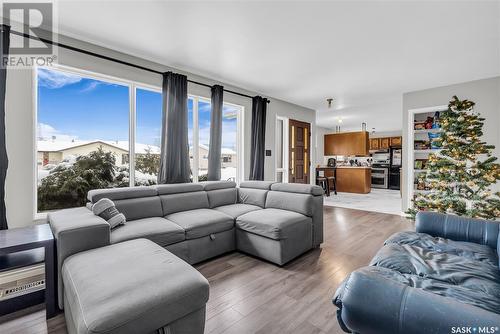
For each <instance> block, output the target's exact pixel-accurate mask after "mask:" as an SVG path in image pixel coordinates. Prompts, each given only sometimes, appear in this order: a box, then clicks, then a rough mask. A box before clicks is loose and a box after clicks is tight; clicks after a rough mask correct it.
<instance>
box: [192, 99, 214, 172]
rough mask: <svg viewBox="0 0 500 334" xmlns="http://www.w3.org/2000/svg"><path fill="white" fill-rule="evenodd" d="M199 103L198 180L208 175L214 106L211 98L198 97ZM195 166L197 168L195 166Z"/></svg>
mask: <svg viewBox="0 0 500 334" xmlns="http://www.w3.org/2000/svg"><path fill="white" fill-rule="evenodd" d="M196 100H197V103H198V108H197V109H198V153H199V154H198V155H199V157H200V158H199V160H198V181H206V180H207V177H208V150H209V149H210V124H211V122H210V117H211V115H212V106H211V103H210V101H209V100H206V99H203V98H197V99H196ZM193 168H196V167H194V166H193Z"/></svg>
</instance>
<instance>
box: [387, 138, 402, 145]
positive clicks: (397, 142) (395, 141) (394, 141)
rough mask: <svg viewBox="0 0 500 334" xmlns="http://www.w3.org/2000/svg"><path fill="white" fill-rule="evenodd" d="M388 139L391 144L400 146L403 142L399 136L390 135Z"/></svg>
mask: <svg viewBox="0 0 500 334" xmlns="http://www.w3.org/2000/svg"><path fill="white" fill-rule="evenodd" d="M390 141H391V146H401V144H402V143H403V140H402V139H401V137H391V139H390Z"/></svg>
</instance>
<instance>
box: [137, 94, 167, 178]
mask: <svg viewBox="0 0 500 334" xmlns="http://www.w3.org/2000/svg"><path fill="white" fill-rule="evenodd" d="M161 103H162V96H161V93H160V92H159V91H154V90H150V89H145V88H136V90H135V105H136V107H135V148H134V153H135V175H134V184H135V185H136V186H139V185H146V186H147V185H152V184H156V182H157V177H158V171H159V169H160V146H161V143H160V139H161V118H162V110H161V108H162V106H161Z"/></svg>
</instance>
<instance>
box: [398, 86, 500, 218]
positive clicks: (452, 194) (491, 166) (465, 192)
mask: <svg viewBox="0 0 500 334" xmlns="http://www.w3.org/2000/svg"><path fill="white" fill-rule="evenodd" d="M473 108H474V102H472V101H468V100H459V99H458V98H457V97H456V96H453V99H452V100H451V101H450V103H449V104H448V110H446V111H443V112H441V114H440V115H439V124H440V126H441V128H442V132H441V133H440V134H439V136H435V137H434V136H430V135H429V138H430V139H431V140H432V142H433V143H434V142H435V143H439V145H440V146H439V147H440V148H441V150H439V151H437V152H436V153H432V154H430V155H429V157H428V161H427V163H426V164H425V167H424V166H422V167H423V168H425V169H426V173H422V176H423V182H420V179H419V181H418V182H417V189H419V188H421V187H422V185H421V183H423V187H424V190H431V191H430V192H417V193H416V194H415V195H416V196H415V197H414V200H413V203H414V208H412V209H410V210H408V211H407V213H408V214H409V215H410V216H411V217H412V218H414V217H415V214H416V213H417V211H418V210H426V211H437V212H443V213H451V214H456V215H459V216H468V217H473V218H485V219H498V218H499V217H500V192H499V191H496V192H495V191H493V190H492V186H493V185H495V184H496V183H497V182H498V181H499V180H500V164H498V163H497V162H496V161H497V159H498V158H497V157H495V156H493V155H492V154H493V150H494V148H495V147H494V146H493V145H488V144H486V143H485V142H483V141H482V140H481V136H482V134H483V125H484V120H485V119H484V118H481V117H480V116H479V114H478V113H476V112H474V110H473ZM438 138H439V140H437V139H438ZM415 143H417V142H415ZM415 146H417V145H416V144H415ZM415 148H416V147H415ZM422 165H423V163H422ZM417 166H418V164H417V161H415V167H417ZM419 175H420V174H419Z"/></svg>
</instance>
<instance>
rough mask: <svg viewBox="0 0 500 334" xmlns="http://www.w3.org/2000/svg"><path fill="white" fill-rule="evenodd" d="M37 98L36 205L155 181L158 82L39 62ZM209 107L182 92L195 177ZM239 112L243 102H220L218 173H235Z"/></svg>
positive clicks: (203, 158) (202, 167) (44, 207)
mask: <svg viewBox="0 0 500 334" xmlns="http://www.w3.org/2000/svg"><path fill="white" fill-rule="evenodd" d="M37 98H38V100H37V123H38V124H37V134H36V138H37V148H36V149H37V161H36V164H37V184H38V186H37V193H36V199H37V200H36V206H37V212H40V211H48V210H56V209H62V208H70V207H77V206H82V205H85V202H86V194H87V192H88V191H89V190H90V189H98V188H110V187H125V186H130V185H153V184H156V182H157V181H156V180H157V175H158V170H159V166H160V145H161V143H160V139H161V121H162V95H161V90H160V88H157V87H147V86H145V85H141V84H136V83H134V82H130V81H125V80H120V79H114V78H110V77H107V76H101V75H97V74H88V73H86V72H81V71H77V70H67V69H53V68H50V69H45V68H39V69H38V70H37ZM130 101H133V102H132V103H131V102H130ZM210 113H211V107H210V100H209V99H207V98H203V97H199V96H189V99H188V129H189V133H188V138H189V156H190V163H191V172H192V180H193V181H195V182H197V181H201V180H204V179H206V178H207V171H208V151H209V144H210ZM241 113H242V107H240V106H236V105H230V104H224V109H223V125H222V132H223V134H222V136H223V138H222V156H221V167H222V173H221V179H223V180H226V179H232V180H237V179H238V177H237V175H238V173H237V171H238V161H239V160H238V154H237V152H238V147H239V146H238V145H239V141H238V138H239V137H238V136H239V135H240V131H239V128H240V125H239V121H240V115H241ZM131 152H133V154H132V155H131V154H130V153H131Z"/></svg>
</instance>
